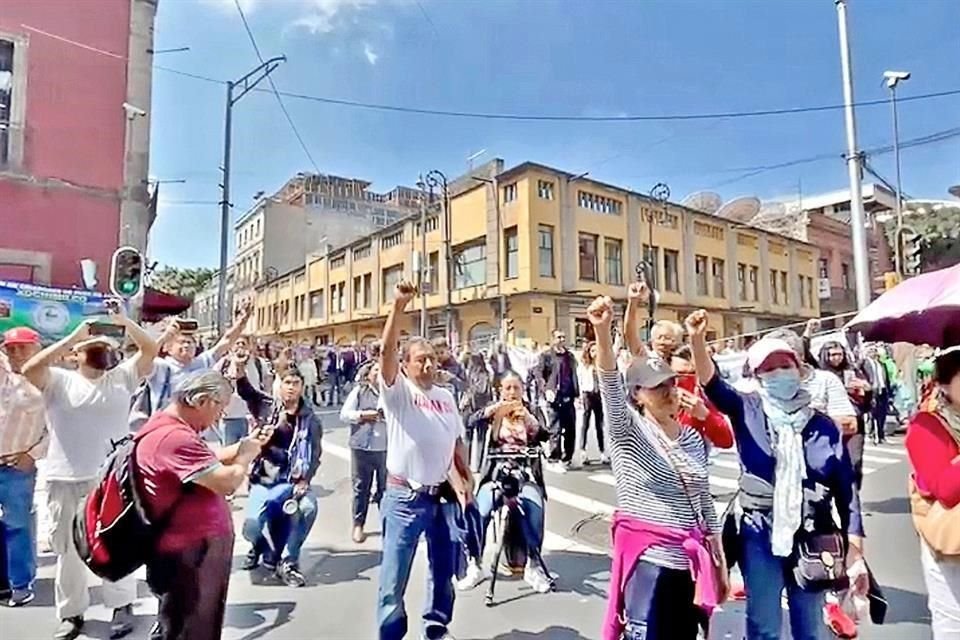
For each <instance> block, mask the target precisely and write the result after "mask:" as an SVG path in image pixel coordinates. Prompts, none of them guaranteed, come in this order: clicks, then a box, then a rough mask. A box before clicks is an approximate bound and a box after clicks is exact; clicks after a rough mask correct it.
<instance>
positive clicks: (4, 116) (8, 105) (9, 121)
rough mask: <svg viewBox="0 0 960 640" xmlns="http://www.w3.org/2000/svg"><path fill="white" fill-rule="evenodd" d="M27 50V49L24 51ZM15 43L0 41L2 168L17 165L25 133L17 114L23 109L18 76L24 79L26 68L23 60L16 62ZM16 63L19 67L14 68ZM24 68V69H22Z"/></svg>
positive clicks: (0, 146)
mask: <svg viewBox="0 0 960 640" xmlns="http://www.w3.org/2000/svg"><path fill="white" fill-rule="evenodd" d="M24 50H25V49H24ZM14 54H15V51H14V43H13V42H12V41H10V40H0V167H5V166H7V165H8V164H17V162H14V161H15V160H17V155H18V151H17V149H16V148H15V147H17V146H18V145H17V142H18V140H19V138H18V137H17V136H18V134H21V133H22V131H23V123H22V122H21V117H20V116H19V115H18V114H17V113H16V111H17V110H18V109H19V108H22V107H21V105H22V103H23V99H22V96H20V95H18V93H17V89H18V88H20V87H18V86H16V74H17V73H19V74H20V76H21V77H22V76H23V74H24V73H25V72H26V67H25V66H22V65H21V64H19V63H21V62H22V60H16V61H15V60H14V57H15V56H14ZM14 62H17V63H18V64H17V66H16V67H14ZM21 67H22V68H21Z"/></svg>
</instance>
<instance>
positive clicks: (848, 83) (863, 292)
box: [834, 0, 871, 309]
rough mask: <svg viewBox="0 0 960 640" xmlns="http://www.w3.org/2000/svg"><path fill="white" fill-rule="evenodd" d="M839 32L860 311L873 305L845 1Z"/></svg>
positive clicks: (841, 0) (839, 6)
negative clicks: (871, 302) (871, 303)
mask: <svg viewBox="0 0 960 640" xmlns="http://www.w3.org/2000/svg"><path fill="white" fill-rule="evenodd" d="M834 3H835V4H836V7H837V23H838V28H839V32H840V66H841V70H842V73H843V119H844V122H845V124H846V129H847V175H848V178H849V180H850V228H851V231H852V236H853V269H854V278H855V280H856V291H857V308H858V309H863V308H864V307H866V306H867V305H868V304H870V298H871V295H870V262H869V259H868V253H867V233H866V229H865V224H866V219H865V217H864V215H863V195H862V193H861V188H860V152H859V151H858V150H857V121H856V115H855V114H854V111H853V71H852V69H851V65H850V38H849V36H848V34H847V3H846V0H834Z"/></svg>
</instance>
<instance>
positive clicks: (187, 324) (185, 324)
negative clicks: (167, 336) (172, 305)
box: [177, 318, 200, 333]
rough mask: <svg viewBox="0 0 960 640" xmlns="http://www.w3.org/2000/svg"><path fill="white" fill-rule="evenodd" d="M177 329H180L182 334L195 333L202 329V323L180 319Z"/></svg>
mask: <svg viewBox="0 0 960 640" xmlns="http://www.w3.org/2000/svg"><path fill="white" fill-rule="evenodd" d="M177 328H178V329H180V333H194V332H196V330H197V329H199V328H200V323H198V322H197V321H196V320H192V319H187V318H178V319H177Z"/></svg>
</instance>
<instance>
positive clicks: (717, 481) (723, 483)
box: [710, 476, 740, 489]
mask: <svg viewBox="0 0 960 640" xmlns="http://www.w3.org/2000/svg"><path fill="white" fill-rule="evenodd" d="M710 486H711V487H720V488H722V489H737V488H739V487H740V482H739V481H738V480H737V479H735V478H721V477H720V476H710Z"/></svg>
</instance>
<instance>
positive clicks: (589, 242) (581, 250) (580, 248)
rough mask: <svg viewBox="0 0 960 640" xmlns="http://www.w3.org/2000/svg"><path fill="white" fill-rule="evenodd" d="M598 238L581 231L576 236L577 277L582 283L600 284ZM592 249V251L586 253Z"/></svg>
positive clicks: (595, 235) (593, 234)
mask: <svg viewBox="0 0 960 640" xmlns="http://www.w3.org/2000/svg"><path fill="white" fill-rule="evenodd" d="M599 244H600V236H598V235H597V234H595V233H586V232H584V231H581V232H580V233H578V234H577V276H578V278H579V279H580V280H581V281H583V282H600V273H599V271H600V269H599V264H598V255H597V254H598V250H597V249H598V245H599ZM590 247H592V248H593V251H592V253H591V252H588V250H587V249H588V248H590Z"/></svg>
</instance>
